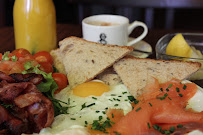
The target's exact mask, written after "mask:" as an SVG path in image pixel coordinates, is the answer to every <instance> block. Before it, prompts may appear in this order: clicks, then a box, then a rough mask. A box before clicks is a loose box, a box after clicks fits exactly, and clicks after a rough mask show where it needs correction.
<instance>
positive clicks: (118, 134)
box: [113, 131, 121, 135]
mask: <svg viewBox="0 0 203 135" xmlns="http://www.w3.org/2000/svg"><path fill="white" fill-rule="evenodd" d="M113 133H115V134H116V135H121V134H120V133H118V132H116V131H113Z"/></svg>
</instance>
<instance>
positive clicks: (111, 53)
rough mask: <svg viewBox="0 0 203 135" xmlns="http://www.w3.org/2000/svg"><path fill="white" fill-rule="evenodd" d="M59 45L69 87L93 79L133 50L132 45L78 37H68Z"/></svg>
mask: <svg viewBox="0 0 203 135" xmlns="http://www.w3.org/2000/svg"><path fill="white" fill-rule="evenodd" d="M59 46H60V52H61V54H62V57H63V64H64V66H65V70H66V73H67V77H68V80H69V84H70V86H71V87H74V86H76V85H78V84H81V83H84V82H86V81H89V80H91V79H93V78H94V77H95V76H97V75H98V74H99V73H101V72H103V71H104V70H105V69H106V68H108V67H110V66H112V65H113V64H114V63H115V62H116V61H117V60H119V59H120V58H122V57H124V56H125V55H126V54H128V53H130V52H132V51H133V47H127V46H117V45H103V44H99V43H95V42H90V41H86V40H84V39H81V38H78V37H68V38H66V39H64V40H62V41H60V42H59Z"/></svg>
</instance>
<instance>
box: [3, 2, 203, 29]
mask: <svg viewBox="0 0 203 135" xmlns="http://www.w3.org/2000/svg"><path fill="white" fill-rule="evenodd" d="M53 1H54V4H55V8H56V15H57V23H70V24H81V20H82V19H83V18H85V17H87V16H90V15H95V14H118V15H123V16H126V17H128V18H129V19H130V21H131V22H132V21H134V20H139V21H143V22H145V23H146V24H147V26H148V27H149V28H152V29H184V30H203V0H53ZM13 4H14V0H0V27H3V26H12V25H13V16H12V14H13Z"/></svg>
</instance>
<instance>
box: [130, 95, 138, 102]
mask: <svg viewBox="0 0 203 135" xmlns="http://www.w3.org/2000/svg"><path fill="white" fill-rule="evenodd" d="M128 99H129V100H130V101H131V102H134V103H135V104H137V103H139V100H136V99H135V98H134V97H133V96H128Z"/></svg>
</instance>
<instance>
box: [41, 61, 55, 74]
mask: <svg viewBox="0 0 203 135" xmlns="http://www.w3.org/2000/svg"><path fill="white" fill-rule="evenodd" d="M39 64H40V67H39V69H40V70H42V71H44V72H46V73H52V72H53V67H52V65H51V64H50V63H48V62H39Z"/></svg>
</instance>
